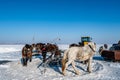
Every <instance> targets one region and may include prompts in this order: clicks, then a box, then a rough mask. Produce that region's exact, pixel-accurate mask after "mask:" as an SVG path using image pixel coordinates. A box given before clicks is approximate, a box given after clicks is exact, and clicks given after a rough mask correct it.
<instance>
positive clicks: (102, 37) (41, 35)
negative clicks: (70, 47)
mask: <svg viewBox="0 0 120 80" xmlns="http://www.w3.org/2000/svg"><path fill="white" fill-rule="evenodd" d="M119 4H120V1H119V0H0V43H17V42H18V43H30V42H33V40H32V39H33V36H35V42H52V41H54V40H55V39H56V38H60V39H61V41H55V42H56V43H73V42H75V43H77V42H79V41H80V38H81V36H91V37H92V38H93V41H95V42H96V43H116V42H117V41H118V40H120V5H119Z"/></svg>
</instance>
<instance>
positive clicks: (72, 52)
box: [62, 42, 96, 75]
mask: <svg viewBox="0 0 120 80" xmlns="http://www.w3.org/2000/svg"><path fill="white" fill-rule="evenodd" d="M95 51H96V44H95V43H94V42H89V43H88V44H87V45H85V46H84V47H71V48H69V49H67V50H65V52H64V55H63V58H62V73H63V75H66V69H67V67H68V65H69V64H71V63H72V67H73V69H74V70H75V72H76V74H78V75H79V74H80V73H79V71H78V70H77V69H76V67H75V62H74V61H75V60H81V61H85V60H88V67H87V70H88V72H92V70H91V61H92V57H93V55H94V54H95Z"/></svg>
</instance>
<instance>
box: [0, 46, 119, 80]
mask: <svg viewBox="0 0 120 80" xmlns="http://www.w3.org/2000/svg"><path fill="white" fill-rule="evenodd" d="M23 46H24V45H0V80H120V63H119V62H110V61H104V60H103V58H102V57H101V56H100V55H99V53H98V52H96V54H95V55H94V57H93V61H92V73H88V72H87V70H86V68H87V67H86V65H85V64H82V63H80V62H79V61H76V62H75V63H76V67H77V69H78V70H79V71H80V75H76V74H75V73H74V70H73V68H72V66H69V67H68V68H67V72H66V73H67V75H66V76H63V75H62V74H61V65H54V66H47V67H46V68H44V67H42V66H40V67H39V68H37V66H38V65H39V64H40V63H41V62H42V60H41V59H40V58H33V60H32V62H28V66H27V67H23V66H22V65H21V49H22V47H23ZM58 46H59V48H60V49H61V50H65V49H67V48H68V47H69V46H68V45H66V44H64V45H62V44H60V45H58ZM100 46H102V44H100V45H97V50H98V49H99V47H100ZM110 46H111V44H110V45H109V47H110ZM4 50H5V51H4ZM44 72H45V73H44Z"/></svg>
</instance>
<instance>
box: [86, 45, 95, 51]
mask: <svg viewBox="0 0 120 80" xmlns="http://www.w3.org/2000/svg"><path fill="white" fill-rule="evenodd" d="M88 46H89V47H90V49H91V50H92V51H93V52H96V51H95V50H94V49H93V48H92V46H91V45H88Z"/></svg>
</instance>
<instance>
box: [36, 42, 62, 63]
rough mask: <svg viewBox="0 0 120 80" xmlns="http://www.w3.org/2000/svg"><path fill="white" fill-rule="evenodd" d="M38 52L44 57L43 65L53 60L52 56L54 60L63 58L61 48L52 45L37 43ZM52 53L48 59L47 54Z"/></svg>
mask: <svg viewBox="0 0 120 80" xmlns="http://www.w3.org/2000/svg"><path fill="white" fill-rule="evenodd" d="M36 50H37V52H38V53H42V56H43V63H45V62H46V61H47V60H48V59H52V56H53V55H54V56H53V57H54V58H59V57H60V56H61V53H60V51H59V48H58V46H57V45H56V44H51V43H47V44H44V43H37V44H36ZM48 52H50V54H51V55H50V56H49V57H48V58H46V56H47V53H48Z"/></svg>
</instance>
